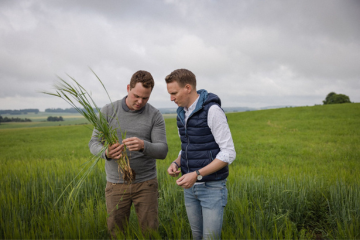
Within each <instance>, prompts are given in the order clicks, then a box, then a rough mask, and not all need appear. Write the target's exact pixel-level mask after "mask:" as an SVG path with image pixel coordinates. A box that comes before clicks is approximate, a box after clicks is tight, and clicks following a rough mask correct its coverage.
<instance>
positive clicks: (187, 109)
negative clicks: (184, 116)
mask: <svg viewBox="0 0 360 240" xmlns="http://www.w3.org/2000/svg"><path fill="white" fill-rule="evenodd" d="M199 98H200V96H198V97H197V99H196V100H195V102H193V104H191V106H190V107H189V108H187V107H184V111H185V112H192V111H194V110H195V108H196V104H197V103H198V101H199Z"/></svg>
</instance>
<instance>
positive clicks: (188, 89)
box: [184, 84, 192, 93]
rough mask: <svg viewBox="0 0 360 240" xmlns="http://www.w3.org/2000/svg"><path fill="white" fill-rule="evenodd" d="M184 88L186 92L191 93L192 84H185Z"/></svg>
mask: <svg viewBox="0 0 360 240" xmlns="http://www.w3.org/2000/svg"><path fill="white" fill-rule="evenodd" d="M184 88H185V90H186V92H187V93H191V92H192V86H191V85H190V84H186V85H185V87H184Z"/></svg>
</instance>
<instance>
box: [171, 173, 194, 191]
mask: <svg viewBox="0 0 360 240" xmlns="http://www.w3.org/2000/svg"><path fill="white" fill-rule="evenodd" d="M196 177H197V174H196V172H191V173H187V174H185V175H183V176H182V177H180V178H179V179H178V180H176V183H177V185H179V186H180V187H182V188H191V187H192V186H193V185H194V183H195V182H196Z"/></svg>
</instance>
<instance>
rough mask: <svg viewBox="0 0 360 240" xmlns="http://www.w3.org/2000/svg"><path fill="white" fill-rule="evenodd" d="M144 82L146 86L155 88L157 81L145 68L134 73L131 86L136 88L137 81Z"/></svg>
mask: <svg viewBox="0 0 360 240" xmlns="http://www.w3.org/2000/svg"><path fill="white" fill-rule="evenodd" d="M139 82H140V83H142V85H143V87H144V88H151V90H152V89H153V88H154V85H155V82H154V79H153V77H152V76H151V74H150V73H149V72H147V71H144V70H139V71H137V72H136V73H134V74H133V75H132V77H131V80H130V88H134V87H135V85H136V84H137V83H139Z"/></svg>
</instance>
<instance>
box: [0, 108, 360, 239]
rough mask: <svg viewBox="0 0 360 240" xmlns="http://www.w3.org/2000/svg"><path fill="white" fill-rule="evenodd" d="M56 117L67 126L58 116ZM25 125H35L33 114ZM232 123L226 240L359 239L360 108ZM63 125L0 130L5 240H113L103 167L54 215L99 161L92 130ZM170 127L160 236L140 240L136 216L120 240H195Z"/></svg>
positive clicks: (239, 118)
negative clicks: (174, 165)
mask: <svg viewBox="0 0 360 240" xmlns="http://www.w3.org/2000/svg"><path fill="white" fill-rule="evenodd" d="M40 114H41V113H40ZM34 115H38V114H34ZM59 115H61V116H63V118H65V114H63V113H60V114H57V115H56V114H52V116H59ZM11 116H12V117H17V116H18V115H15V116H14V115H11ZM79 116H80V115H79ZM19 117H21V118H25V117H26V118H30V119H31V117H30V114H29V115H21V116H19ZM34 117H35V116H34ZM227 117H228V122H229V125H230V129H231V132H232V136H233V140H234V143H235V148H236V151H237V157H236V159H235V161H234V163H232V164H231V165H230V166H229V168H230V176H229V178H228V181H227V187H228V191H229V194H228V204H227V206H226V208H225V215H224V224H223V233H222V238H223V239H236V238H237V239H360V178H359V177H358V176H359V175H360V148H359V146H360V104H359V103H352V104H334V105H324V106H313V107H296V108H282V109H269V110H259V111H251V112H240V113H228V114H227ZM68 118H69V119H72V120H71V121H74V122H75V121H78V120H79V119H75V118H76V117H71V116H68ZM34 119H35V118H34ZM39 119H40V118H39ZM82 121H86V120H85V119H82ZM65 122H66V120H65V121H64V122H56V124H55V125H54V126H49V127H47V125H38V126H37V127H36V128H34V127H31V126H25V125H22V126H20V127H19V126H17V127H12V126H6V125H5V124H4V125H3V124H1V125H0V153H1V154H0V178H1V182H0V216H1V218H0V238H1V239H14V238H16V239H30V238H37V239H39V238H40V239H50V238H52V239H53V238H57V239H75V238H78V239H79V238H81V239H108V238H109V235H108V234H107V228H106V218H107V214H106V206H105V196H104V190H105V184H106V180H105V170H104V161H101V162H100V163H99V164H98V166H97V168H96V169H95V171H94V172H93V173H92V174H91V176H90V177H89V178H88V179H87V180H86V183H85V185H84V187H83V189H82V191H81V193H80V195H79V198H78V199H77V200H76V201H73V202H70V204H71V206H72V209H71V210H70V209H69V208H66V206H67V205H66V204H67V194H68V193H69V191H67V192H66V193H65V196H64V197H62V198H61V199H60V201H59V203H58V204H57V205H54V204H55V202H56V201H57V200H58V198H59V197H60V195H61V193H62V192H63V190H64V189H65V187H66V186H67V185H68V184H69V183H70V182H71V181H72V180H73V179H74V178H75V176H76V175H77V174H78V172H79V171H80V169H81V168H82V166H83V165H82V164H84V163H85V162H87V161H89V160H91V157H92V156H91V154H90V152H89V149H88V142H89V140H90V137H91V133H92V127H91V126H90V125H88V124H86V125H75V123H73V124H71V125H65ZM69 122H70V121H69ZM165 122H166V133H167V140H168V145H169V153H168V156H167V158H166V159H165V160H158V161H157V171H158V181H159V219H160V227H159V231H158V232H154V233H151V236H142V234H141V231H140V230H139V226H138V224H137V219H136V214H135V212H134V209H132V213H131V217H130V223H129V226H128V229H127V231H126V232H125V235H124V236H120V237H122V238H124V237H126V238H127V239H143V238H149V237H151V238H153V239H190V238H191V237H192V236H191V230H190V226H189V223H188V221H187V216H186V211H185V206H184V200H183V192H182V188H180V187H178V186H177V185H176V183H175V180H176V179H175V178H172V177H170V176H168V175H167V173H166V170H167V168H168V166H169V164H170V163H171V162H172V161H173V160H174V159H175V158H176V156H177V154H178V152H179V150H180V140H179V136H178V134H177V128H176V119H175V118H174V117H170V118H165ZM32 123H33V124H35V123H39V124H44V122H41V120H39V121H35V120H33V122H32ZM80 123H81V122H79V123H77V124H80ZM83 123H85V122H83ZM12 124H14V123H12ZM19 124H21V123H19ZM24 124H27V123H24ZM59 124H61V126H59Z"/></svg>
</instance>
